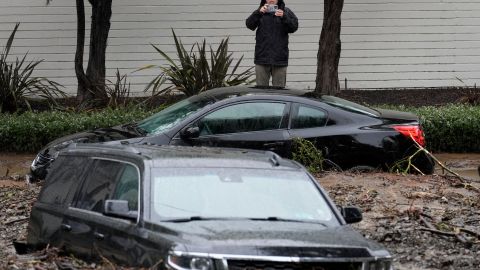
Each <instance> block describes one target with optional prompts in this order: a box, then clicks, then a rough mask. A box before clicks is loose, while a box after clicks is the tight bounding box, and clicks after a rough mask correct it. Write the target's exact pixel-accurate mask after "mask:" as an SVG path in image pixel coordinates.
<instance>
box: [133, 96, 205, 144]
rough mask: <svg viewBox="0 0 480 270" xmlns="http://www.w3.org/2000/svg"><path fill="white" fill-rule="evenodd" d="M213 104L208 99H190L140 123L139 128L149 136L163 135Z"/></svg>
mask: <svg viewBox="0 0 480 270" xmlns="http://www.w3.org/2000/svg"><path fill="white" fill-rule="evenodd" d="M211 103H213V100H212V99H209V98H206V97H201V98H199V97H196V96H195V97H190V98H187V99H184V100H182V101H179V102H177V103H175V104H173V105H171V106H170V107H168V108H166V109H164V110H162V111H160V112H158V113H156V114H154V115H152V116H150V117H148V118H146V119H144V120H142V121H140V122H139V123H138V125H137V126H138V127H139V128H140V129H141V130H143V131H144V132H146V134H147V135H154V134H158V133H162V132H165V131H167V130H169V129H170V128H172V127H174V126H175V125H176V124H178V123H179V122H181V121H182V120H183V119H185V118H187V116H189V115H191V114H192V113H195V112H196V111H198V110H200V109H202V108H203V107H205V106H206V105H208V104H211Z"/></svg>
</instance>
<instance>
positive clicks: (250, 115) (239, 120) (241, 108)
mask: <svg viewBox="0 0 480 270" xmlns="http://www.w3.org/2000/svg"><path fill="white" fill-rule="evenodd" d="M289 106H290V104H289V103H284V102H275V101H265V100H262V101H254V102H252V101H250V102H244V103H236V104H231V105H228V106H224V107H222V108H219V109H217V110H215V111H213V112H210V113H208V114H206V115H205V116H203V117H202V118H201V119H199V120H197V121H196V122H195V123H194V124H193V126H196V127H198V129H199V133H200V135H199V137H198V138H191V139H188V140H181V139H180V138H179V136H176V137H175V139H174V140H172V142H171V144H175V145H185V144H186V145H193V146H211V147H232V148H245V149H256V150H269V151H274V152H276V153H278V154H279V155H282V156H284V155H286V154H287V153H288V151H289V148H290V144H291V142H290V134H289V133H288V131H287V130H286V126H287V123H288V112H289Z"/></svg>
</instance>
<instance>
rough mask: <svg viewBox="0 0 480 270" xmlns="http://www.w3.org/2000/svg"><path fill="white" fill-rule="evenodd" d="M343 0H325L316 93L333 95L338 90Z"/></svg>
mask: <svg viewBox="0 0 480 270" xmlns="http://www.w3.org/2000/svg"><path fill="white" fill-rule="evenodd" d="M343 2H344V0H325V2H324V16H323V26H322V34H321V35H320V41H319V49H318V55H317V78H316V81H315V92H316V93H317V94H327V95H335V94H337V93H338V92H339V91H340V83H339V81H338V62H339V60H340V52H341V49H342V45H341V41H340V30H341V25H342V24H341V15H342V9H343Z"/></svg>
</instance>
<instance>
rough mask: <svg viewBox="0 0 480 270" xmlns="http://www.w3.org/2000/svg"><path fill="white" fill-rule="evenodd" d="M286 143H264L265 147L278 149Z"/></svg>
mask: <svg viewBox="0 0 480 270" xmlns="http://www.w3.org/2000/svg"><path fill="white" fill-rule="evenodd" d="M284 145H285V142H273V143H264V144H263V146H264V147H277V146H284Z"/></svg>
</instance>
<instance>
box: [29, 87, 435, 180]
mask: <svg viewBox="0 0 480 270" xmlns="http://www.w3.org/2000/svg"><path fill="white" fill-rule="evenodd" d="M294 138H304V139H307V140H310V141H312V142H313V143H314V144H315V146H316V147H317V149H319V150H320V151H322V154H323V157H324V158H325V159H327V160H328V161H329V163H330V164H335V166H336V167H340V168H341V169H344V170H345V169H350V168H355V167H357V168H358V167H362V168H372V169H374V168H375V169H376V168H380V169H384V170H387V169H389V168H391V167H392V166H393V165H394V164H395V163H396V162H397V161H399V160H402V159H404V158H406V157H408V156H410V155H412V154H413V153H415V152H416V150H417V147H416V143H418V144H419V145H421V146H424V145H425V137H424V134H423V131H422V127H421V125H420V123H419V120H418V117H417V116H416V115H414V114H411V113H406V112H398V111H391V110H382V109H371V108H368V107H365V106H361V105H359V104H356V103H353V102H349V101H347V100H344V99H341V98H337V97H333V96H322V97H321V98H315V97H312V92H309V91H301V90H285V89H283V90H274V89H257V88H254V87H248V86H234V87H225V88H217V89H212V90H209V91H206V92H203V93H201V94H199V95H196V96H192V97H190V98H187V99H185V100H182V101H180V102H178V103H176V104H173V105H172V106H170V107H168V108H166V109H164V110H163V111H160V112H159V113H157V114H155V115H153V116H151V117H149V118H147V119H144V120H142V121H139V122H137V123H130V124H125V125H121V126H116V127H112V128H101V129H97V130H93V131H87V132H80V133H76V134H73V135H69V136H65V137H62V138H59V139H57V140H54V141H52V142H51V143H49V144H48V145H47V146H46V147H45V148H44V149H42V150H41V151H40V152H39V153H38V155H37V157H36V158H35V160H34V161H33V163H32V166H31V172H32V176H33V177H34V178H40V179H42V178H44V177H45V175H46V173H47V170H46V169H47V168H48V166H49V164H50V162H51V161H52V160H54V159H55V158H56V155H57V153H58V151H59V150H61V149H63V148H65V147H67V146H68V145H69V144H71V143H74V142H81V143H94V142H106V141H115V142H117V143H118V142H121V143H137V144H156V145H188V146H211V147H234V148H247V149H256V150H269V151H274V152H276V153H277V154H279V155H280V156H282V157H287V158H290V157H291V156H292V141H293V140H294ZM412 164H413V165H414V166H415V167H416V168H418V169H420V170H421V171H422V172H423V173H426V174H429V173H432V172H433V169H434V162H433V161H432V159H431V158H430V157H429V156H427V155H426V154H425V153H423V152H421V153H419V154H417V155H416V156H415V158H414V159H413V160H412Z"/></svg>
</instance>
